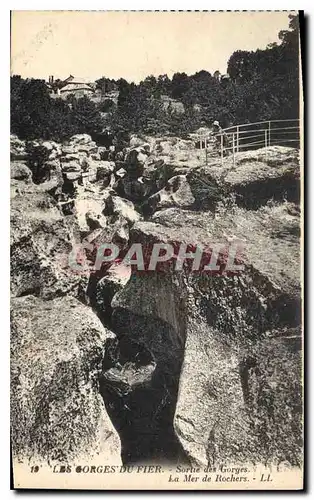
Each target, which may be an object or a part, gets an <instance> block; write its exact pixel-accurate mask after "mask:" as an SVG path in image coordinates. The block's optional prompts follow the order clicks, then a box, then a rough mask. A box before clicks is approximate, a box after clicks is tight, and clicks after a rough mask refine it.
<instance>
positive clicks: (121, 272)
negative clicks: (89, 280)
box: [95, 263, 131, 323]
mask: <svg viewBox="0 0 314 500" xmlns="http://www.w3.org/2000/svg"><path fill="white" fill-rule="evenodd" d="M130 276H131V268H130V267H126V266H124V265H123V264H122V263H120V264H117V265H112V266H111V267H110V268H109V269H108V271H107V272H106V275H105V276H104V277H103V278H101V279H100V280H99V281H98V283H97V286H96V303H95V307H96V311H97V314H98V315H99V317H100V318H101V319H102V320H103V321H104V322H106V323H108V321H109V320H110V317H111V312H112V309H111V302H112V299H113V297H114V295H115V294H116V293H118V292H120V291H121V290H122V289H123V288H124V286H125V285H126V283H127V282H128V280H129V279H130Z"/></svg>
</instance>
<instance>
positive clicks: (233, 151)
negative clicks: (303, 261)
mask: <svg viewBox="0 0 314 500" xmlns="http://www.w3.org/2000/svg"><path fill="white" fill-rule="evenodd" d="M234 154H235V143H234V132H233V134H232V156H233V166H235V156H234Z"/></svg>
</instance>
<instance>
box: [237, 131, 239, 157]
mask: <svg viewBox="0 0 314 500" xmlns="http://www.w3.org/2000/svg"><path fill="white" fill-rule="evenodd" d="M238 152H239V125H237V153H238Z"/></svg>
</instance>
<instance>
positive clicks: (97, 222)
mask: <svg viewBox="0 0 314 500" xmlns="http://www.w3.org/2000/svg"><path fill="white" fill-rule="evenodd" d="M102 211H103V203H102V201H101V200H100V199H94V198H93V197H92V196H91V195H90V196H89V197H87V195H84V192H83V193H80V195H79V196H77V197H76V199H75V200H74V214H75V216H76V219H77V222H78V225H79V228H80V231H81V232H90V231H91V230H93V229H97V228H100V227H102V228H103V227H105V226H106V218H105V217H104V215H103V213H102Z"/></svg>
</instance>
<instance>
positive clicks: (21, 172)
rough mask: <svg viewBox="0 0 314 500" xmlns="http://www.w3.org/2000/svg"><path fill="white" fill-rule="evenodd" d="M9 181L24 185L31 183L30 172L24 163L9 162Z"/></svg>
mask: <svg viewBox="0 0 314 500" xmlns="http://www.w3.org/2000/svg"><path fill="white" fill-rule="evenodd" d="M10 173H11V179H16V180H18V181H24V182H26V183H30V182H32V171H31V170H30V169H29V168H28V167H27V166H26V165H25V163H22V162H18V161H13V162H11V172H10Z"/></svg>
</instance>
